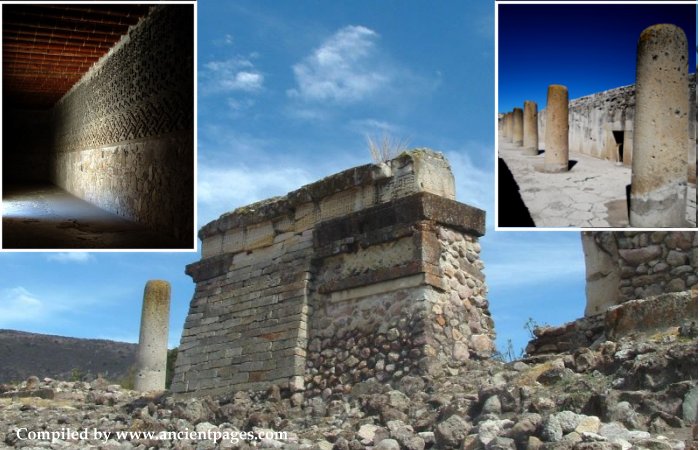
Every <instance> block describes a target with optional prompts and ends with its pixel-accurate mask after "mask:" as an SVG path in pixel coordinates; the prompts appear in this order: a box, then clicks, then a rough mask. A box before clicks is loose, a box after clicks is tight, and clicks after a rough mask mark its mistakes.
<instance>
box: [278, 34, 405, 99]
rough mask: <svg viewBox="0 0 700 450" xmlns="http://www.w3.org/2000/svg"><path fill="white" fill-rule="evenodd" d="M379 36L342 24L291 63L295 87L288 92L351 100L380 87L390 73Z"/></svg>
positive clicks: (319, 97)
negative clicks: (380, 49)
mask: <svg viewBox="0 0 700 450" xmlns="http://www.w3.org/2000/svg"><path fill="white" fill-rule="evenodd" d="M378 38H379V35H378V34H377V33H376V32H374V31H372V30H370V29H369V28H365V27H363V26H346V27H344V28H341V29H340V30H338V31H337V32H336V33H335V34H334V35H333V36H331V37H330V38H328V39H327V40H326V41H324V42H323V43H322V44H321V46H320V47H318V48H317V49H316V50H314V51H313V52H312V53H311V54H310V55H309V56H307V57H306V58H304V59H303V60H302V61H301V62H299V63H297V64H295V65H294V66H293V67H292V69H293V71H294V76H295V77H296V81H297V88H296V89H291V90H289V91H288V94H289V95H290V96H292V97H300V98H302V99H304V100H310V101H329V100H330V101H336V102H340V103H353V102H357V101H360V100H363V99H365V98H367V97H369V96H370V95H372V94H374V93H375V92H377V91H379V90H380V89H381V88H382V87H384V86H386V85H387V84H388V83H389V82H390V81H391V80H392V78H393V76H392V70H391V69H389V67H388V66H387V65H386V64H385V61H382V58H381V55H379V53H378V50H377V46H376V41H377V40H378Z"/></svg>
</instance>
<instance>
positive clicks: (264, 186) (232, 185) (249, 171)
mask: <svg viewBox="0 0 700 450" xmlns="http://www.w3.org/2000/svg"><path fill="white" fill-rule="evenodd" d="M198 170H199V176H198V184H197V198H198V202H199V224H200V226H201V225H204V224H206V223H207V222H209V221H211V220H213V219H215V218H217V217H219V216H220V215H221V214H223V213H225V212H228V211H232V210H233V209H235V208H237V207H239V206H244V205H247V204H250V203H253V202H256V201H259V200H264V199H266V198H270V197H274V196H278V195H285V194H286V193H287V192H289V191H293V190H295V189H298V188H299V187H301V186H302V185H304V184H307V183H310V182H311V181H313V180H314V179H313V177H312V176H311V175H310V174H309V172H307V171H306V170H304V169H301V168H296V167H282V166H259V167H255V168H252V167H247V166H245V165H240V166H237V167H216V166H212V165H202V164H200V165H199V168H198Z"/></svg>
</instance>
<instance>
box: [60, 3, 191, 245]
mask: <svg viewBox="0 0 700 450" xmlns="http://www.w3.org/2000/svg"><path fill="white" fill-rule="evenodd" d="M193 16H194V14H193V7H192V5H165V6H156V7H154V8H153V9H152V10H151V12H150V13H149V15H148V16H146V17H145V18H144V19H143V20H142V21H141V22H139V23H138V24H137V25H136V26H134V27H133V28H131V29H130V31H129V33H128V34H127V35H126V36H125V37H123V38H122V40H121V41H120V42H119V43H118V44H117V45H115V46H114V47H113V48H112V49H111V50H110V51H109V53H108V54H107V55H105V56H104V57H103V58H102V59H101V60H100V61H99V62H98V63H96V64H95V66H93V67H92V68H91V69H90V70H89V71H88V73H87V74H86V75H85V76H84V77H83V78H82V79H81V80H80V81H79V82H78V83H77V84H76V85H75V86H74V87H73V88H72V89H71V90H70V91H69V92H68V93H67V94H66V95H65V96H64V97H63V98H62V99H61V100H59V101H58V102H57V103H56V105H55V106H54V108H53V110H52V117H51V128H52V157H51V171H50V177H51V180H52V182H54V183H55V184H56V185H58V186H60V187H62V188H63V189H65V190H67V191H68V192H70V193H72V194H74V195H76V196H78V197H80V198H83V199H85V200H87V201H89V202H91V203H93V204H95V205H97V206H99V207H101V208H103V209H106V210H108V211H111V212H113V213H115V214H118V215H120V216H123V217H126V218H128V219H131V220H134V221H136V222H139V223H141V224H144V225H146V226H147V227H149V228H151V229H154V230H159V231H163V232H166V233H168V234H170V235H173V236H175V237H182V238H187V239H188V240H189V239H191V236H192V231H193V216H194V215H193V209H194V199H193V190H194V187H193V183H194V172H193V169H194V131H193V130H194V121H193V120H194V115H193V111H194V81H193V67H194V66H193V64H194V61H193V53H194V48H193V27H194V18H193Z"/></svg>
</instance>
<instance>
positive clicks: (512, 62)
mask: <svg viewBox="0 0 700 450" xmlns="http://www.w3.org/2000/svg"><path fill="white" fill-rule="evenodd" d="M696 12H697V7H696V5H695V4H692V3H691V4H662V5H648V4H647V5H643V4H627V5H620V4H617V5H596V4H579V5H570V4H569V5H552V4H540V5H533V4H530V5H514V4H506V5H499V7H498V34H499V36H498V39H499V43H498V47H499V48H498V64H499V67H498V84H499V88H498V89H499V92H498V111H499V112H508V111H511V110H512V109H513V108H514V107H520V108H522V106H523V102H524V101H525V100H534V101H535V102H537V105H538V107H539V109H544V108H545V106H546V103H547V102H546V97H547V86H549V85H550V84H563V85H565V86H567V87H568V88H569V98H570V99H574V98H579V97H583V96H585V95H589V94H592V93H595V92H600V91H604V90H607V89H613V88H616V87H620V86H626V85H629V84H634V81H635V67H636V57H637V56H636V55H637V39H638V38H639V35H640V34H641V32H642V31H643V30H644V29H645V28H647V27H648V26H650V25H654V24H658V23H672V24H674V25H676V26H679V27H681V28H682V29H683V30H684V31H685V33H686V37H687V39H688V49H689V53H690V55H689V67H688V69H689V71H690V72H692V73H694V72H695V71H696V67H697V31H696Z"/></svg>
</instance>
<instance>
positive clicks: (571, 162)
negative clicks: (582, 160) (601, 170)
mask: <svg viewBox="0 0 700 450" xmlns="http://www.w3.org/2000/svg"><path fill="white" fill-rule="evenodd" d="M577 163H578V161H576V160H573V159H572V160H570V161H569V170H571V169H573V168H574V166H575V165H576V164H577Z"/></svg>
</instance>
